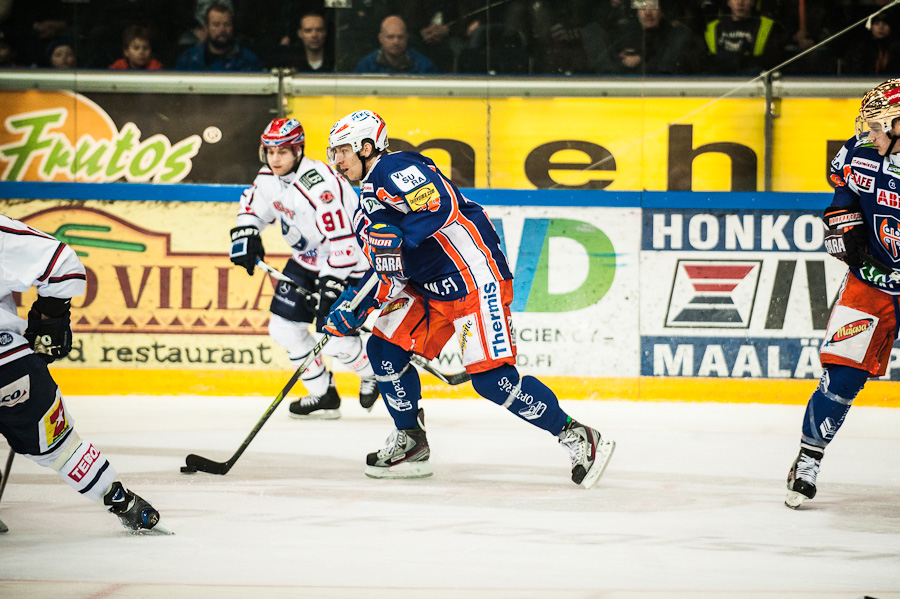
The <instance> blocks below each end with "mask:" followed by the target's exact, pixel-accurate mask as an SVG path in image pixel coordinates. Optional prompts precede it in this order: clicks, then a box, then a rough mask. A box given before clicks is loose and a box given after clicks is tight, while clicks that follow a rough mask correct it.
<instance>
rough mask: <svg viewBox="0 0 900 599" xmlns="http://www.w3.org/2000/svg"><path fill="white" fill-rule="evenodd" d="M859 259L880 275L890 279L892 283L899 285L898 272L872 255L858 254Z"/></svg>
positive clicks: (899, 276)
mask: <svg viewBox="0 0 900 599" xmlns="http://www.w3.org/2000/svg"><path fill="white" fill-rule="evenodd" d="M860 259H861V260H862V261H863V262H865V263H866V264H868V265H869V266H872V267H874V268H875V270H878V271H880V272H881V274H883V275H885V276H886V277H887V278H888V279H890V280H891V282H892V283H900V272H898V271H896V270H894V269H893V268H892V267H890V266H888V265H887V264H885V263H884V262H882V261H881V260H879V259H878V258H876V257H875V256H873V255H872V254H860Z"/></svg>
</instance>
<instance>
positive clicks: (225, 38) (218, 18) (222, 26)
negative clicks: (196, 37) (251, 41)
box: [206, 10, 234, 49]
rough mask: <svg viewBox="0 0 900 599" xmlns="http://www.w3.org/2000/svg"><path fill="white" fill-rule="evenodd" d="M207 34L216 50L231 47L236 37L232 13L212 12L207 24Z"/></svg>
mask: <svg viewBox="0 0 900 599" xmlns="http://www.w3.org/2000/svg"><path fill="white" fill-rule="evenodd" d="M206 32H207V33H206V34H207V37H208V39H209V43H210V44H212V46H213V47H214V48H218V49H222V48H227V47H228V46H230V45H231V40H232V38H233V37H234V25H233V23H232V21H231V13H229V12H227V11H218V10H211V11H209V16H208V17H207V22H206Z"/></svg>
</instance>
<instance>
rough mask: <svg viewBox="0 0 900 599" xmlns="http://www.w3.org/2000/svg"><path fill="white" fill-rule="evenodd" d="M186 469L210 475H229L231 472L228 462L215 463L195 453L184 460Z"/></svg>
mask: <svg viewBox="0 0 900 599" xmlns="http://www.w3.org/2000/svg"><path fill="white" fill-rule="evenodd" d="M184 463H185V464H186V465H185V468H187V469H188V470H192V471H199V472H208V473H210V474H219V475H224V474H227V473H228V471H229V470H231V465H230V464H229V463H228V462H214V461H212V460H210V459H207V458H204V457H203V456H199V455H197V454H195V453H191V454H188V456H187V457H186V458H185V459H184Z"/></svg>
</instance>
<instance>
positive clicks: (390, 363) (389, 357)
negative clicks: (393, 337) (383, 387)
mask: <svg viewBox="0 0 900 599" xmlns="http://www.w3.org/2000/svg"><path fill="white" fill-rule="evenodd" d="M366 352H367V353H368V354H369V360H370V361H371V362H372V368H373V369H374V370H375V374H376V375H378V376H379V377H385V376H396V377H399V376H400V373H401V372H402V371H404V370H406V369H407V367H408V366H409V357H410V352H408V351H406V350H405V349H403V348H402V347H400V346H399V345H396V344H394V343H391V342H390V341H388V340H387V339H382V338H381V337H379V336H377V335H372V336H371V337H369V341H368V343H366Z"/></svg>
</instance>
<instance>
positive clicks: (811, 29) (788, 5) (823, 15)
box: [772, 0, 852, 75]
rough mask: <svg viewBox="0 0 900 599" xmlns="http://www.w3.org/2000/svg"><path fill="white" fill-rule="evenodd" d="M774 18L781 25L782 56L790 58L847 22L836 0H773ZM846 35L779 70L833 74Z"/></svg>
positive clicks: (797, 73) (849, 36)
mask: <svg viewBox="0 0 900 599" xmlns="http://www.w3.org/2000/svg"><path fill="white" fill-rule="evenodd" d="M772 3H773V4H775V6H773V18H774V19H775V20H776V21H778V22H779V23H781V24H782V25H783V26H784V32H785V46H784V58H785V59H789V58H791V57H793V56H796V55H798V54H800V53H802V52H805V51H806V50H809V49H810V48H812V47H813V46H815V45H816V44H819V43H820V42H822V41H824V40H826V39H828V38H829V37H831V36H832V35H834V34H835V33H837V32H838V31H840V30H841V29H843V28H844V26H845V25H846V24H847V23H848V20H847V18H846V15H845V14H844V10H843V7H842V6H841V5H840V4H839V3H838V1H837V0H815V1H814V2H813V1H810V0H778V1H777V2H775V1H774V0H773V2H772ZM850 38H852V35H847V36H844V37H842V38H838V39H836V40H832V41H831V42H829V43H828V44H825V45H822V46H819V47H818V48H816V49H815V50H813V51H811V52H809V53H808V54H806V55H804V56H802V57H800V58H799V59H798V60H796V61H794V62H792V63H791V64H789V65H787V66H786V67H785V68H784V69H783V70H782V72H783V73H784V74H791V75H795V74H796V75H834V74H836V73H837V57H838V56H840V55H841V54H842V53H843V48H844V46H845V40H849V39H850Z"/></svg>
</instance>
